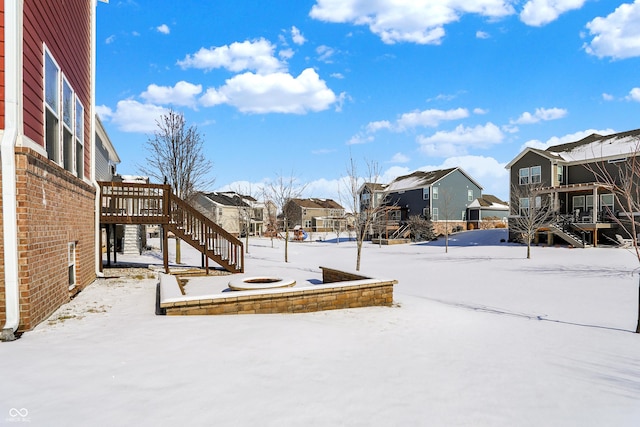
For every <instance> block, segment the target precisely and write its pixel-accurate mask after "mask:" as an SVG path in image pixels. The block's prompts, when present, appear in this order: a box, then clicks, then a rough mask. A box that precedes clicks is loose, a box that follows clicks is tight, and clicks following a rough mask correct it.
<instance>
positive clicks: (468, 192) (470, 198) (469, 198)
mask: <svg viewBox="0 0 640 427" xmlns="http://www.w3.org/2000/svg"><path fill="white" fill-rule="evenodd" d="M467 201H469V202H473V190H467Z"/></svg>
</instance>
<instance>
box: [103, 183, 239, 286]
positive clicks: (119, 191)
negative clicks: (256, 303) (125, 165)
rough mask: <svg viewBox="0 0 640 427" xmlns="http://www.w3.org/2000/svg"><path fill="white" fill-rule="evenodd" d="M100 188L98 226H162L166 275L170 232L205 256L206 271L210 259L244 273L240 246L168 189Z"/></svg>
mask: <svg viewBox="0 0 640 427" xmlns="http://www.w3.org/2000/svg"><path fill="white" fill-rule="evenodd" d="M99 185H100V207H101V211H100V224H101V226H102V225H104V226H105V227H108V226H110V225H115V224H147V225H160V226H162V229H163V233H162V234H163V239H164V242H163V248H165V249H164V250H163V261H164V268H165V271H167V272H168V271H169V257H168V252H167V251H166V248H167V247H168V241H167V240H168V237H167V236H168V232H172V233H173V234H174V235H175V236H176V237H178V238H180V239H181V240H183V241H185V242H186V243H188V244H189V245H191V246H193V247H194V248H196V249H198V251H200V253H202V254H203V255H204V258H205V261H206V266H205V267H206V268H207V270H208V268H209V259H211V260H213V261H214V262H216V263H217V264H219V265H220V266H221V267H222V268H224V269H225V270H227V271H230V272H232V273H241V272H244V250H243V244H242V242H241V241H240V240H239V239H237V238H236V237H235V236H233V235H232V234H230V233H228V232H227V231H226V230H224V229H223V228H222V227H220V226H219V225H217V224H216V223H214V222H213V221H211V220H210V219H209V218H207V217H206V216H204V215H203V214H202V213H200V212H199V211H198V210H196V209H195V208H194V207H193V206H191V205H190V204H189V203H187V202H186V201H184V200H182V199H181V198H179V197H178V196H176V195H175V194H174V193H173V191H172V189H171V186H169V185H163V184H139V183H122V182H106V181H102V182H99ZM107 229H108V228H107Z"/></svg>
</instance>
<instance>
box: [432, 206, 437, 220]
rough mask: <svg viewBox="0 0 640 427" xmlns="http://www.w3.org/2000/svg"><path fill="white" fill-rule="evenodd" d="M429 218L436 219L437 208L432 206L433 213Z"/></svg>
mask: <svg viewBox="0 0 640 427" xmlns="http://www.w3.org/2000/svg"><path fill="white" fill-rule="evenodd" d="M431 220H433V221H437V220H438V208H433V214H432V215H431Z"/></svg>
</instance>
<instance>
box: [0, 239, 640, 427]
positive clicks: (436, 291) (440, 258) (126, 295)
mask: <svg viewBox="0 0 640 427" xmlns="http://www.w3.org/2000/svg"><path fill="white" fill-rule="evenodd" d="M504 233H505V232H504V231H502V230H490V231H473V232H467V233H460V234H457V235H455V236H452V239H451V242H450V247H449V252H448V253H445V248H444V247H443V246H442V243H441V242H432V243H428V244H412V245H397V246H382V247H379V246H377V245H372V244H365V246H364V250H363V255H362V268H361V272H363V273H365V274H370V275H373V276H378V277H386V278H393V279H397V280H398V281H399V283H398V285H396V287H395V293H394V301H395V304H394V306H393V307H371V308H360V309H351V310H337V311H325V312H317V313H307V314H295V315H239V316H238V315H233V316H208V317H205V316H202V317H200V316H189V317H169V316H156V315H155V314H154V309H155V285H156V280H155V279H153V278H149V277H146V276H147V273H146V272H143V273H142V274H140V276H139V277H137V278H131V277H120V278H110V279H101V280H98V281H96V282H95V283H94V284H93V285H91V286H90V287H88V288H87V289H86V290H84V291H83V292H82V293H80V295H79V296H78V297H77V298H75V299H74V300H73V301H72V302H71V303H69V304H67V305H65V306H64V307H62V308H61V309H60V310H59V311H58V312H56V313H55V314H54V315H53V316H52V317H51V318H50V319H49V320H48V321H45V322H43V323H42V324H41V325H40V326H38V327H37V328H36V329H35V330H33V331H30V332H27V333H25V334H24V335H23V336H22V337H21V338H20V339H19V340H17V341H15V342H12V343H0V361H2V367H3V374H2V379H1V380H0V425H1V424H5V423H7V424H8V423H12V422H16V423H20V422H27V421H28V422H29V423H30V425H33V426H86V425H104V426H115V425H136V426H165V425H166V426H174V425H185V426H187V425H189V426H191V425H203V426H210V425H220V426H245V425H246V426H248V425H259V426H315V425H317V426H335V425H346V426H372V425H377V426H398V425H403V426H404V425H406V426H418V425H425V426H427V425H428V426H581V427H582V426H638V425H640V357H639V355H640V336H639V335H636V334H635V333H633V332H632V331H634V330H635V324H636V316H637V308H638V307H637V302H638V274H636V273H637V267H638V262H637V260H635V258H634V256H633V254H631V253H629V252H628V251H627V250H625V249H617V248H591V249H568V248H549V247H534V248H533V251H532V259H529V260H527V259H525V255H526V248H524V247H523V246H517V245H511V244H507V243H500V238H504V237H506V235H504ZM328 238H329V239H330V238H331V236H328ZM274 245H275V247H274V248H272V247H271V241H270V240H269V239H257V238H256V239H252V240H251V245H250V247H249V249H250V253H249V254H248V255H247V256H246V267H247V269H246V273H247V274H250V275H256V274H277V275H280V276H288V277H296V278H299V279H302V280H317V279H318V278H319V277H321V276H320V270H319V268H318V267H319V266H329V267H335V268H341V269H346V270H349V271H353V270H354V268H355V256H356V252H355V243H354V242H344V241H342V242H340V243H339V244H336V243H335V242H333V243H332V242H331V241H326V242H322V243H320V242H304V243H291V244H290V245H289V251H290V252H289V261H290V262H289V263H287V264H285V263H284V253H283V242H282V241H275V242H274ZM182 252H183V259H184V260H185V261H187V264H192V265H199V262H200V257H199V255H198V254H196V253H194V252H193V251H191V250H190V249H189V248H188V246H187V245H184V244H183V245H182ZM118 261H127V262H137V263H140V264H142V265H147V264H149V263H155V264H160V263H161V257H159V256H158V255H157V254H156V255H155V256H154V255H153V254H151V255H149V254H146V255H144V256H140V257H127V258H125V257H122V256H121V257H119V258H118Z"/></svg>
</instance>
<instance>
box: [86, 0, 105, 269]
mask: <svg viewBox="0 0 640 427" xmlns="http://www.w3.org/2000/svg"><path fill="white" fill-rule="evenodd" d="M97 10H98V3H97V1H95V0H92V2H91V103H90V104H91V105H90V107H89V110H90V125H89V128H90V129H91V138H90V141H91V183H92V184H93V186H94V187H95V189H96V200H95V209H94V211H95V219H94V222H95V235H94V244H93V246H94V248H95V250H96V252H95V265H94V267H95V272H96V276H97V277H104V274H103V273H102V271H100V270H101V268H100V267H101V264H102V246H101V244H100V233H101V232H102V230H100V212H101V210H102V206H101V201H100V185H99V184H98V181H97V180H96V111H95V106H96V14H97Z"/></svg>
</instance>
